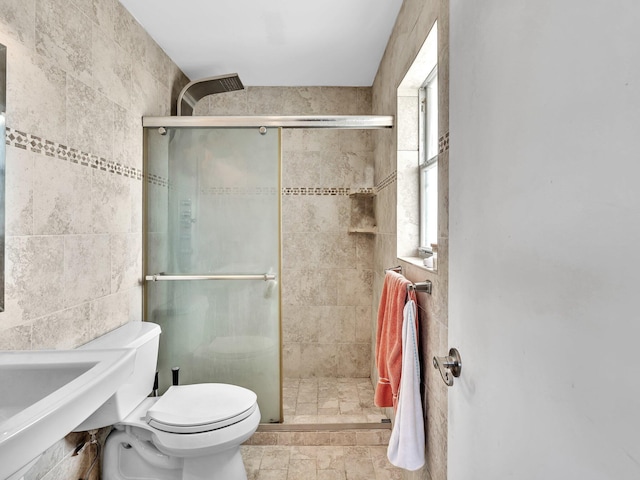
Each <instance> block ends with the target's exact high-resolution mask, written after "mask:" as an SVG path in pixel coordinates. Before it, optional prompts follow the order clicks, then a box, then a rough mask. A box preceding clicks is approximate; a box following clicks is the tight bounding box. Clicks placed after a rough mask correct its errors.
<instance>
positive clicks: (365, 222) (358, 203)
mask: <svg viewBox="0 0 640 480" xmlns="http://www.w3.org/2000/svg"><path fill="white" fill-rule="evenodd" d="M375 196H376V193H375V189H374V188H361V189H358V190H357V191H355V192H351V193H349V198H350V200H351V223H350V225H349V233H365V234H375V233H376V232H377V228H376V214H375V210H374V205H373V203H374V202H373V198H374V197H375Z"/></svg>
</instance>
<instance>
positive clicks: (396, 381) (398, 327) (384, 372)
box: [374, 271, 416, 408]
mask: <svg viewBox="0 0 640 480" xmlns="http://www.w3.org/2000/svg"><path fill="white" fill-rule="evenodd" d="M409 285H411V282H410V281H409V280H407V279H406V278H405V277H404V276H402V275H400V274H398V273H396V272H392V271H388V272H387V274H386V275H385V277H384V284H383V286H382V295H381V297H380V306H379V307H378V326H377V331H376V365H377V367H378V383H377V385H376V391H375V396H374V401H375V404H376V405H377V406H378V407H394V408H395V407H396V404H397V401H398V389H399V388H400V376H401V373H402V316H403V313H402V312H403V309H404V306H405V301H406V299H407V286H409ZM408 298H409V299H410V300H413V301H414V302H415V299H416V298H415V292H414V291H413V290H410V291H409V292H408Z"/></svg>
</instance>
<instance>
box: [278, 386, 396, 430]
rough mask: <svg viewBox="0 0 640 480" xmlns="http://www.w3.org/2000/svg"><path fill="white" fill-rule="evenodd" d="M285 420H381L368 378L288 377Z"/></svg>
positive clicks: (298, 421) (287, 422)
mask: <svg viewBox="0 0 640 480" xmlns="http://www.w3.org/2000/svg"><path fill="white" fill-rule="evenodd" d="M283 412H284V422H283V423H285V424H321V423H380V422H381V421H382V420H383V419H386V418H387V416H386V415H385V414H384V411H383V410H382V409H381V408H378V407H376V406H375V405H374V403H373V386H372V384H371V379H369V378H285V379H284V381H283Z"/></svg>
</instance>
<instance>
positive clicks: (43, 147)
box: [6, 127, 142, 180]
mask: <svg viewBox="0 0 640 480" xmlns="http://www.w3.org/2000/svg"><path fill="white" fill-rule="evenodd" d="M6 144H7V145H9V146H12V147H16V148H20V149H22V150H27V151H29V152H33V153H37V154H40V155H44V156H47V157H52V158H58V159H60V160H64V161H66V162H71V163H75V164H77V165H82V166H83V167H91V168H95V169H97V170H102V171H105V172H109V173H115V174H117V175H122V176H124V177H128V178H134V179H136V180H142V170H140V169H138V168H134V167H129V166H127V165H122V164H121V163H117V162H112V161H110V160H107V159H106V158H103V157H98V156H97V155H94V154H91V153H87V152H83V151H80V150H77V149H75V148H71V147H69V146H67V145H64V144H62V143H58V142H54V141H51V140H46V139H43V138H41V137H39V136H37V135H33V134H31V133H25V132H21V131H20V130H16V129H14V128H11V127H7V129H6Z"/></svg>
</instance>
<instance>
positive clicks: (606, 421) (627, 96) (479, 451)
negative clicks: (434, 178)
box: [443, 0, 640, 480]
mask: <svg viewBox="0 0 640 480" xmlns="http://www.w3.org/2000/svg"><path fill="white" fill-rule="evenodd" d="M450 14H451V24H450V26H451V33H450V35H451V44H450V58H451V66H450V67H451V68H450V78H451V80H450V106H451V108H450V132H451V147H450V291H449V301H450V306H449V343H450V346H452V347H457V348H458V349H459V351H460V354H461V357H462V375H461V377H460V378H457V379H455V385H454V386H453V387H452V388H451V389H450V390H449V440H448V472H449V479H450V480H489V479H492V480H504V479H517V480H528V479H545V480H547V479H572V480H573V479H580V480H590V479H594V480H595V479H598V480H604V479H636V478H640V433H639V431H640V408H639V407H640V353H639V352H640V348H639V347H638V342H639V341H640V313H639V311H640V308H639V307H640V305H639V302H638V298H640V294H639V292H640V248H639V247H640V187H639V182H640V153H639V152H640V28H638V25H640V4H639V3H638V2H636V1H631V0H621V1H618V2H606V1H590V2H584V1H577V0H567V1H561V2H558V1H557V0H543V1H539V2H530V1H526V0H516V1H509V2H505V1H498V0H489V1H484V2H468V1H463V0H452V2H451V10H450ZM443 354H444V353H443Z"/></svg>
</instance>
